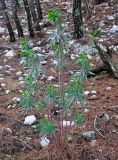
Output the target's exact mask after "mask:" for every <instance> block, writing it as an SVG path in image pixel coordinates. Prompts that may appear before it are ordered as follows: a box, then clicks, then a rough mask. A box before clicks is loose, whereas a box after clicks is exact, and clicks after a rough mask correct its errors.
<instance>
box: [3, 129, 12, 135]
mask: <svg viewBox="0 0 118 160" xmlns="http://www.w3.org/2000/svg"><path fill="white" fill-rule="evenodd" d="M4 131H5V132H7V133H8V134H12V130H11V129H10V128H5V129H4Z"/></svg>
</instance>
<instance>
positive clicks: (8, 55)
mask: <svg viewBox="0 0 118 160" xmlns="http://www.w3.org/2000/svg"><path fill="white" fill-rule="evenodd" d="M15 55H16V53H15V52H14V51H13V50H10V51H8V52H7V53H6V54H5V57H7V58H8V59H12V58H13V57H14V56H15Z"/></svg>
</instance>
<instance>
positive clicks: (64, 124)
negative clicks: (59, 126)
mask: <svg viewBox="0 0 118 160" xmlns="http://www.w3.org/2000/svg"><path fill="white" fill-rule="evenodd" d="M74 125H75V122H74V121H66V120H63V127H66V126H74Z"/></svg>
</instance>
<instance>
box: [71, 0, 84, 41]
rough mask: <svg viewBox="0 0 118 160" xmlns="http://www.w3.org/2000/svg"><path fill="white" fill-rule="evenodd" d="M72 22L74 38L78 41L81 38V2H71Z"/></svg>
mask: <svg viewBox="0 0 118 160" xmlns="http://www.w3.org/2000/svg"><path fill="white" fill-rule="evenodd" d="M73 21H74V28H75V29H74V36H75V37H76V38H78V39H80V38H82V37H83V21H82V12H81V0H74V1H73Z"/></svg>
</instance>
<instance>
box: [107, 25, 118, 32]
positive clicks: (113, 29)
mask: <svg viewBox="0 0 118 160" xmlns="http://www.w3.org/2000/svg"><path fill="white" fill-rule="evenodd" d="M116 32H118V26H117V25H113V26H112V28H111V29H110V30H109V33H110V34H114V33H116Z"/></svg>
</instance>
